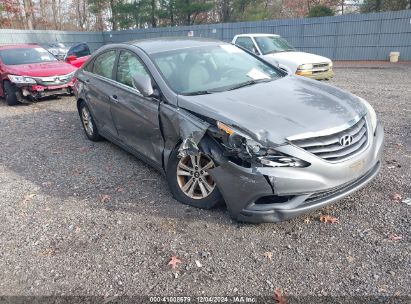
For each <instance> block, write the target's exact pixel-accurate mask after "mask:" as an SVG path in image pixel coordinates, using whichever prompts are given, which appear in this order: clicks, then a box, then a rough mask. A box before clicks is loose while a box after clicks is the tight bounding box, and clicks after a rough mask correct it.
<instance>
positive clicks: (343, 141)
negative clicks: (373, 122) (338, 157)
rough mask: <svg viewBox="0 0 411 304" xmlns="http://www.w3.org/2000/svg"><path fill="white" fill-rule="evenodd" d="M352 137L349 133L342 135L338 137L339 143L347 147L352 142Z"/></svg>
mask: <svg viewBox="0 0 411 304" xmlns="http://www.w3.org/2000/svg"><path fill="white" fill-rule="evenodd" d="M352 141H353V137H352V136H351V135H344V136H343V137H341V138H340V145H341V146H343V147H347V146H349V145H351V144H352Z"/></svg>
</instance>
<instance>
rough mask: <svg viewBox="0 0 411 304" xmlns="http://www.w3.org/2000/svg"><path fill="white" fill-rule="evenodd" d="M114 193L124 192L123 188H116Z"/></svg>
mask: <svg viewBox="0 0 411 304" xmlns="http://www.w3.org/2000/svg"><path fill="white" fill-rule="evenodd" d="M116 191H117V192H124V188H122V187H118V188H117V189H116Z"/></svg>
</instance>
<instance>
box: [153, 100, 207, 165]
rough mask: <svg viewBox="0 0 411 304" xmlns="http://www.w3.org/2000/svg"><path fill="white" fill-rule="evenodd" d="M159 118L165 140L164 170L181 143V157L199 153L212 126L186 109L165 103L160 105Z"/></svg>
mask: <svg viewBox="0 0 411 304" xmlns="http://www.w3.org/2000/svg"><path fill="white" fill-rule="evenodd" d="M159 116H160V125H161V131H162V134H163V139H164V153H163V164H164V168H167V164H168V159H169V157H170V154H171V152H172V151H173V150H174V149H175V148H176V145H178V144H179V143H180V142H181V145H180V147H179V156H180V157H183V156H186V155H194V154H197V153H199V151H200V150H199V147H198V144H199V143H200V141H201V139H202V138H203V137H204V135H205V134H206V132H207V129H208V128H209V126H210V124H209V123H208V122H206V121H204V120H202V119H200V118H198V117H197V116H195V115H193V114H191V113H190V112H188V111H186V110H184V109H181V108H176V107H174V106H171V105H168V104H164V103H161V104H160V113H159Z"/></svg>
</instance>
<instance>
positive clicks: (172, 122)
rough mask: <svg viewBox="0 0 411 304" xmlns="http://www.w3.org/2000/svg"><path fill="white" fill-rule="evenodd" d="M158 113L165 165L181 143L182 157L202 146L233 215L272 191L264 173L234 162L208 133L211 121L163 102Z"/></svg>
mask: <svg viewBox="0 0 411 304" xmlns="http://www.w3.org/2000/svg"><path fill="white" fill-rule="evenodd" d="M159 117H160V125H161V128H162V134H163V138H164V153H163V164H164V168H165V169H166V168H167V164H168V159H169V157H170V154H171V152H172V151H173V150H174V149H175V148H176V146H177V145H178V144H179V143H181V144H180V147H179V153H178V155H179V157H184V156H186V155H194V154H198V153H199V152H200V150H201V151H203V152H204V153H207V154H208V155H210V156H211V157H212V158H213V159H214V161H215V163H216V165H217V167H215V168H214V169H211V170H209V173H210V175H211V176H212V178H213V179H214V181H215V182H216V184H217V187H218V189H219V190H220V192H221V194H222V196H223V198H224V201H225V203H226V205H227V209H228V211H229V212H230V214H231V216H232V217H234V218H239V217H240V214H241V211H242V210H243V209H244V208H246V207H247V206H248V205H250V204H252V203H254V202H255V201H256V200H257V199H258V198H259V197H261V196H266V195H272V194H273V189H272V187H271V185H270V184H269V183H268V181H267V179H266V177H265V176H264V175H263V174H261V173H260V172H258V171H257V170H256V169H255V168H253V167H251V168H245V167H242V166H240V165H237V164H235V163H233V162H231V161H230V160H229V158H228V157H227V156H226V155H225V149H224V148H223V147H222V145H221V144H220V143H218V142H217V140H216V139H215V138H213V137H212V136H206V134H207V131H208V130H209V128H210V126H211V125H210V123H208V122H206V121H204V120H203V119H201V118H199V117H197V116H195V115H194V114H192V113H191V112H188V111H186V110H184V109H181V108H177V107H174V106H171V105H168V104H160V111H159Z"/></svg>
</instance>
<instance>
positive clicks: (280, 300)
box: [274, 288, 287, 304]
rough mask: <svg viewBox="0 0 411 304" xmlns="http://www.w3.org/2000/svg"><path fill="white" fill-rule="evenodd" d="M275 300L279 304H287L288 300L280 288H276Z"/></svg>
mask: <svg viewBox="0 0 411 304" xmlns="http://www.w3.org/2000/svg"><path fill="white" fill-rule="evenodd" d="M274 299H275V300H276V301H277V303H278V304H286V303H287V300H286V298H285V296H284V295H283V294H282V292H281V289H280V288H276V289H275V290H274Z"/></svg>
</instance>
